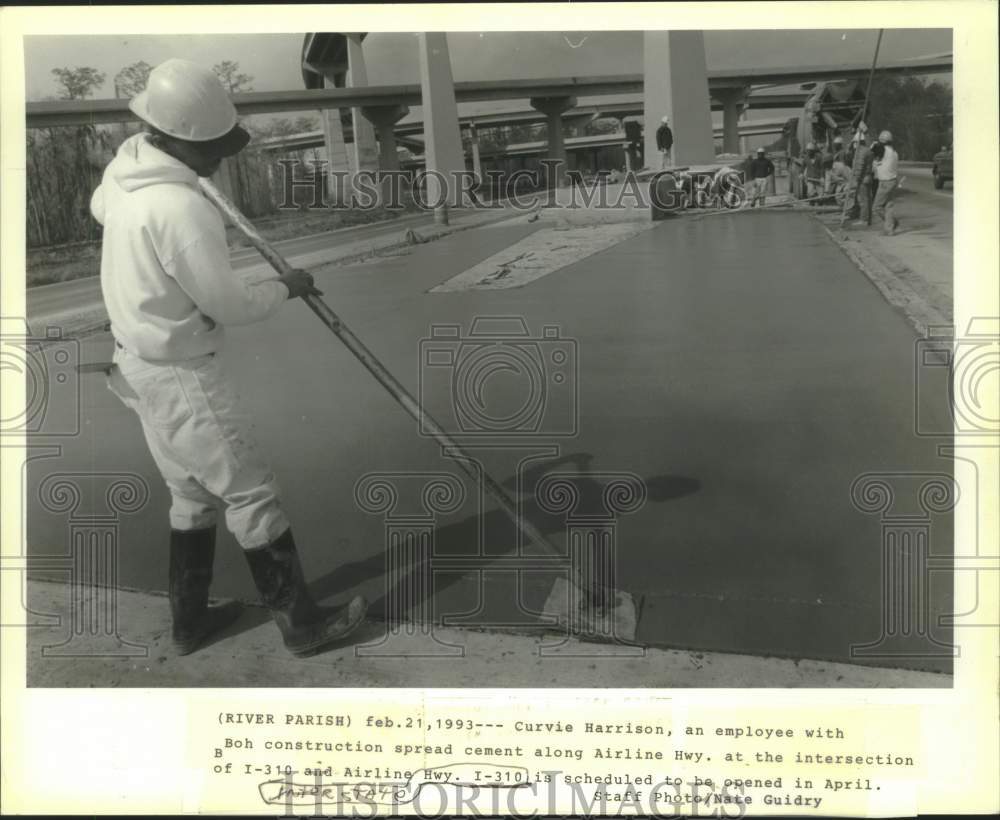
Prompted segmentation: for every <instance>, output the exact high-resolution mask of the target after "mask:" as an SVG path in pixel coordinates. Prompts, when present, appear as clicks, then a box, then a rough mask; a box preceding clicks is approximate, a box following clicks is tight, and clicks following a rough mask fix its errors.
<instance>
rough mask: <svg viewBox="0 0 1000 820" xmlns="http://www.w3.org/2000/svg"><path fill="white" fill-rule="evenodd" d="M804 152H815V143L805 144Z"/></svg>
mask: <svg viewBox="0 0 1000 820" xmlns="http://www.w3.org/2000/svg"><path fill="white" fill-rule="evenodd" d="M806 150H807V151H815V150H816V143H815V142H810V143H807V144H806Z"/></svg>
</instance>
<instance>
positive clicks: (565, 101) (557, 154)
mask: <svg viewBox="0 0 1000 820" xmlns="http://www.w3.org/2000/svg"><path fill="white" fill-rule="evenodd" d="M575 105H576V97H532V98H531V107H532V108H534V109H535V110H536V111H541V112H542V113H543V114H544V115H545V116H546V118H547V122H548V124H547V126H546V135H547V136H548V140H549V147H548V152H547V156H546V158H547V159H554V160H558V161H559V166H558V170H557V171H556V172H555V173H554V174H552V176H551V177H550V178H546V180H545V184H546V186H547V187H548V188H557V187H558V186H559V185H561V184H562V183H563V181H564V180H565V178H566V143H565V141H564V139H563V122H562V115H563V112H564V111H568V110H569V109H570V108H573V107H574V106H575Z"/></svg>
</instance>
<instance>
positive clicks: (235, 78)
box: [212, 60, 253, 94]
mask: <svg viewBox="0 0 1000 820" xmlns="http://www.w3.org/2000/svg"><path fill="white" fill-rule="evenodd" d="M212 71H214V72H215V75H216V76H217V77H218V78H219V79H220V80H222V84H223V85H224V86H225V87H226V90H227V91H229V93H230V94H240V93H242V92H244V91H253V86H252V85H250V83H252V82H253V77H251V76H250V75H249V74H243V73H241V72H240V64H239V63H237V62H235V61H233V60H223V61H222V62H221V63H216V64H215V65H214V66H212Z"/></svg>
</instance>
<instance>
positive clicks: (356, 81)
mask: <svg viewBox="0 0 1000 820" xmlns="http://www.w3.org/2000/svg"><path fill="white" fill-rule="evenodd" d="M347 65H348V69H349V72H350V86H351V88H364V87H365V86H367V85H368V69H367V68H366V67H365V53H364V51H363V50H362V47H361V35H360V34H348V35H347ZM351 116H352V124H353V126H354V170H355V171H374V170H376V169H377V168H378V152H377V150H376V148H375V130H374V129H373V128H372V125H371V123H370V122H368V120H367V119H366V118H365V117H364V116H363V115H362V111H361V109H360V108H352V109H351Z"/></svg>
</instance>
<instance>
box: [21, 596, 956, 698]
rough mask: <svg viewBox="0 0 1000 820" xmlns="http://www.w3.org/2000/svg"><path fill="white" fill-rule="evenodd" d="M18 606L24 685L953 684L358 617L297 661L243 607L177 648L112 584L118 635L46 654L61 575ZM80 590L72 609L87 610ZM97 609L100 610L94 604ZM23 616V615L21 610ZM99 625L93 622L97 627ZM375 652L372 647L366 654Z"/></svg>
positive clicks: (163, 622)
mask: <svg viewBox="0 0 1000 820" xmlns="http://www.w3.org/2000/svg"><path fill="white" fill-rule="evenodd" d="M27 588H28V597H27V605H28V607H29V609H30V612H31V613H32V614H33V615H34V617H36V618H39V617H53V616H54V617H55V618H56V619H57V622H56V623H55V625H52V626H45V625H40V624H32V625H31V626H29V627H28V628H27V629H26V632H27V682H28V685H29V686H33V687H66V686H70V687H87V686H89V687H118V686H122V687H146V686H149V687H162V686H171V687H178V686H179V687H256V686H264V687H268V686H274V687H293V686H303V687H309V686H324V687H331V686H343V687H413V686H447V687H558V688H565V687H567V686H578V687H610V688H615V687H621V686H628V687H629V688H633V687H635V688H641V687H655V688H694V687H699V688H700V687H788V688H810V687H838V688H844V687H847V688H858V687H865V688H885V687H920V688H948V687H951V686H952V685H953V684H952V677H951V676H950V675H942V674H935V673H931V672H914V671H909V670H901V669H885V668H878V667H870V666H854V665H850V664H843V663H830V662H825V661H813V660H787V659H781V658H762V657H755V656H751V655H731V654H726V653H720V652H697V651H688V650H661V649H649V648H647V649H645V650H640V651H639V652H636V651H634V650H632V648H631V647H626V648H625V649H629V650H632V651H629V652H627V653H626V654H622V653H621V652H620V651H618V650H620V649H623V648H622V647H615V646H609V645H603V644H590V643H588V644H584V643H579V642H577V641H572V640H571V641H566V642H564V643H563V644H562V646H561V647H560V651H559V652H558V654H550V655H546V656H544V657H542V656H541V655H540V651H539V650H540V647H541V645H542V644H543V643H546V644H548V645H549V646H552V645H554V644H558V643H560V641H561V640H563V639H561V638H559V637H555V638H553V637H551V636H549V637H539V636H525V635H515V634H508V633H501V632H486V631H474V630H459V629H453V628H443V629H439V630H437V629H436V630H435V631H434V633H433V636H431V635H428V634H426V633H424V632H423V631H421V630H419V629H416V630H410V631H406V630H403V631H400V632H399V633H397V634H396V635H395V636H393V637H392V638H391V640H390V641H388V642H387V641H385V627H384V625H382V624H376V623H366V624H364V625H363V626H362V627H361V628H360V630H359V632H358V634H357V637H356V644H362V643H365V644H368V645H369V647H370V649H368V650H363V649H362V647H360V646H357V645H356V646H344V647H335V648H333V649H331V650H329V651H327V652H324V653H322V654H320V655H316V656H314V657H312V658H306V659H301V660H296V659H294V658H292V656H291V655H289V654H288V652H287V651H286V650H285V649H284V647H283V646H282V644H281V640H280V637H279V635H278V631H277V629H275V627H274V626H273V625H272V623H271V621H270V618H269V617H268V616H267V614H266V613H265V612H264V610H263V609H261V608H260V607H256V606H252V607H248V608H247V611H246V612H245V613H244V615H243V617H242V619H241V620H240V621H239V622H238V623H237V624H236V625H235V626H234V627H233V628H232V629H231V630H229V631H228V632H227V633H226V634H224V635H222V636H219V638H218V639H217V640H215V641H214V642H213V643H211V644H210V645H207V646H204V647H202V648H201V649H199V650H198V651H197V652H195V653H193V654H191V655H188V656H185V657H179V656H177V655H175V654H174V653H173V652H172V651H171V649H170V640H169V623H170V615H169V606H168V603H167V599H166V597H165V596H164V595H162V594H160V595H156V594H151V593H140V592H126V591H123V590H116V591H115V593H114V596H113V597H112V598H111V599H110V600H111V603H112V604H113V605H114V612H115V614H116V616H117V624H118V635H119V636H120V641H122V643H120V644H118V646H117V648H116V647H115V646H114V641H113V639H111V640H109V636H107V635H105V634H103V633H102V632H101V630H97V629H95V630H89V629H82V630H77V634H76V635H75V636H74V646H73V651H74V655H75V656H74V657H58V656H56V657H53V656H51V655H50V656H43V654H42V648H43V647H44V646H49V645H54V644H61V643H64V642H65V640H66V635H67V633H68V631H69V630H68V628H69V626H70V624H73V625H75V626H80V624H78V623H77V621H75V620H73V616H72V614H71V606H72V604H71V601H72V594H80V589H79V588H76V590H75V593H74V588H72V587H71V586H70V585H68V584H62V583H58V582H51V581H39V580H34V579H31V580H29V581H28V582H27ZM98 594H100V595H101V596H102V598H104V599H107V598H108V596H107V595H106V593H101V592H95V591H93V590H92V589H85V590H84V591H83V593H82V597H83V599H85V600H77V602H76V603H77V608H76V609H75V610H73V611H76V612H84V611H90V607H89V605H88V600H86V599H89V598H93V597H94V596H96V595H98ZM102 611H103V610H102ZM28 617H29V622H30V618H31V616H30V615H29V616H28ZM103 623H104V622H103V621H102V624H103ZM372 649H374V650H375V651H372Z"/></svg>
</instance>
